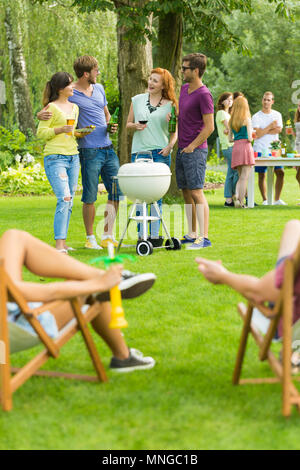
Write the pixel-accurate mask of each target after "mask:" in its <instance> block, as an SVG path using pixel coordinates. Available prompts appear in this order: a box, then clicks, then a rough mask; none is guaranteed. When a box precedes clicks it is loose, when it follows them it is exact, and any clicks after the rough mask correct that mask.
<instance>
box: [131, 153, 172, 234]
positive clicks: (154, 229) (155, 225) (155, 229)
mask: <svg viewBox="0 0 300 470" xmlns="http://www.w3.org/2000/svg"><path fill="white" fill-rule="evenodd" d="M160 151H161V149H155V150H149V152H151V154H152V158H153V161H154V162H155V163H165V164H166V165H168V166H169V167H170V166H171V154H169V155H167V156H166V157H164V156H163V155H160V154H159V153H158V152H160ZM147 152H148V150H147ZM137 155H138V158H143V157H148V158H149V155H148V154H145V155H143V152H139V153H138V154H136V153H133V154H132V155H131V161H132V162H134V161H135V159H136V156H137ZM157 204H158V207H159V212H160V214H157V211H156V210H155V207H154V205H153V204H151V206H150V215H151V216H153V217H158V216H159V215H161V214H162V199H160V200H159V201H157ZM148 207H149V204H148V205H147V208H148ZM142 213H143V206H142V205H141V204H137V206H136V215H137V216H140V215H142ZM137 229H138V237H139V238H142V236H143V233H142V224H138V226H137ZM159 229H160V220H154V221H153V222H150V237H151V238H158V236H159Z"/></svg>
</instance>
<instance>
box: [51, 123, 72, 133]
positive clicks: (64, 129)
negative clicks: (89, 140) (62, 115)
mask: <svg viewBox="0 0 300 470" xmlns="http://www.w3.org/2000/svg"><path fill="white" fill-rule="evenodd" d="M73 127H74V126H67V125H66V126H62V127H57V128H56V129H55V130H56V134H64V133H65V134H69V132H72V130H73Z"/></svg>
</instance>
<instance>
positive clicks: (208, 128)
mask: <svg viewBox="0 0 300 470" xmlns="http://www.w3.org/2000/svg"><path fill="white" fill-rule="evenodd" d="M206 62H207V59H206V56H205V55H204V54H198V53H195V54H189V55H187V56H185V57H184V58H183V65H182V72H183V78H184V81H185V82H186V83H185V84H184V85H183V86H182V88H181V92H180V98H179V116H178V152H177V155H176V180H177V185H178V188H179V189H182V193H183V197H184V202H185V208H186V216H187V220H188V227H189V233H188V234H187V235H184V237H183V239H182V241H181V242H182V243H187V244H189V245H188V246H187V249H192V250H194V249H200V248H207V247H209V246H211V242H210V240H209V239H208V224H209V207H208V203H207V200H206V197H205V195H204V192H203V186H204V181H205V170H206V158H207V152H208V150H207V138H208V137H209V136H210V134H211V133H212V132H213V130H214V103H213V98H212V96H211V93H210V91H209V89H208V88H207V87H206V86H205V85H204V84H203V83H202V76H203V74H204V72H205V69H206ZM192 214H194V217H195V220H193V218H192ZM196 220H197V221H198V226H199V235H198V234H197V229H196Z"/></svg>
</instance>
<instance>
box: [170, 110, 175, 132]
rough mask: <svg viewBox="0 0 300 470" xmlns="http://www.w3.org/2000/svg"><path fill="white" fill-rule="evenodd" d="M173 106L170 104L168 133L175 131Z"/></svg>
mask: <svg viewBox="0 0 300 470" xmlns="http://www.w3.org/2000/svg"><path fill="white" fill-rule="evenodd" d="M175 111H176V110H175V106H172V111H171V119H170V121H169V132H170V134H171V133H173V132H176V114H175Z"/></svg>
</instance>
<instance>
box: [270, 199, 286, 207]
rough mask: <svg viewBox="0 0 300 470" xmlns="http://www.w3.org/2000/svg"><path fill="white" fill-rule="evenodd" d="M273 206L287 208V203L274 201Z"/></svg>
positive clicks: (280, 200) (279, 200)
mask: <svg viewBox="0 0 300 470" xmlns="http://www.w3.org/2000/svg"><path fill="white" fill-rule="evenodd" d="M273 206H287V203H286V202H284V201H283V200H282V199H278V201H274V203H273Z"/></svg>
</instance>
